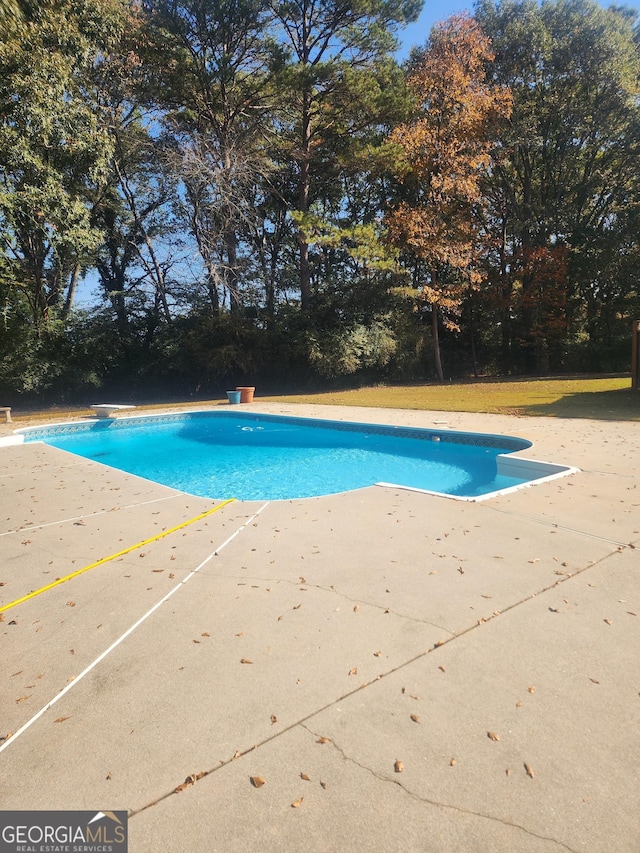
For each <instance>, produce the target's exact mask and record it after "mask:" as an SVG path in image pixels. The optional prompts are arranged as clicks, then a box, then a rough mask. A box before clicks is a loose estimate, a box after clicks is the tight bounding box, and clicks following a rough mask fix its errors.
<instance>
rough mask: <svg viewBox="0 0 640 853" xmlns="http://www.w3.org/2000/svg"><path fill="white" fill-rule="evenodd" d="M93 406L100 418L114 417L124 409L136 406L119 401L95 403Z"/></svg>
mask: <svg viewBox="0 0 640 853" xmlns="http://www.w3.org/2000/svg"><path fill="white" fill-rule="evenodd" d="M91 408H92V409H93V411H94V412H95V413H96V415H97V416H98V417H99V418H112V417H113V416H114V415H115V414H116V413H117V412H121V411H122V410H123V409H135V406H123V405H120V404H119V403H94V404H93V405H92V406H91Z"/></svg>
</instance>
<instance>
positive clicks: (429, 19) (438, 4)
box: [400, 0, 473, 58]
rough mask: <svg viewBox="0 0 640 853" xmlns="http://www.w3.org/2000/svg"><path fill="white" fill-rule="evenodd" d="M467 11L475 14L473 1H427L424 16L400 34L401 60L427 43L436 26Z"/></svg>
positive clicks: (423, 11)
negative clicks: (414, 48) (433, 27)
mask: <svg viewBox="0 0 640 853" xmlns="http://www.w3.org/2000/svg"><path fill="white" fill-rule="evenodd" d="M465 10H466V11H468V12H473V0H425V4H424V8H423V10H422V14H421V15H420V17H419V18H418V20H417V21H416V23H415V24H410V25H409V26H408V27H407V28H406V29H405V30H403V31H402V32H401V33H400V40H401V42H402V49H401V51H400V56H401V58H404V57H405V56H408V55H409V51H410V50H411V48H412V47H420V46H422V45H423V44H424V43H425V42H426V40H427V39H428V37H429V33H430V32H431V27H432V26H433V25H434V24H436V23H437V22H438V21H444V20H445V18H449V17H450V16H451V15H456V14H459V13H460V12H464V11H465Z"/></svg>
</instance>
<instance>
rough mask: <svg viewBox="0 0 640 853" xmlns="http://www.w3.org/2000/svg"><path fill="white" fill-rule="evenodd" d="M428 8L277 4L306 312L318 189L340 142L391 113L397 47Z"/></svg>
mask: <svg viewBox="0 0 640 853" xmlns="http://www.w3.org/2000/svg"><path fill="white" fill-rule="evenodd" d="M421 6H422V2H421V0H285V2H280V0H277V2H273V5H272V11H273V15H274V17H275V19H276V20H277V22H278V24H279V39H280V41H281V43H282V44H283V45H285V47H286V49H287V51H288V60H289V61H288V65H287V68H286V70H285V73H284V74H283V75H282V76H281V78H280V79H281V85H282V87H283V89H284V90H285V91H286V92H287V100H286V102H285V104H284V114H283V117H282V119H281V120H282V122H283V130H284V131H285V134H284V141H285V144H286V145H287V147H288V152H289V159H290V161H291V162H293V163H294V164H295V169H296V172H297V175H296V184H297V186H296V195H297V198H296V199H295V202H294V203H295V210H296V211H297V221H296V226H297V244H298V253H299V254H298V257H299V287H300V299H301V304H302V308H303V310H307V309H309V308H310V307H311V306H312V297H313V294H312V268H311V261H310V243H309V239H308V235H307V229H306V217H307V215H308V214H309V212H310V211H311V209H312V205H313V202H314V200H315V198H316V194H315V192H314V182H317V181H318V180H320V181H321V180H322V177H323V172H326V171H327V163H328V160H329V158H330V157H331V154H332V153H334V152H335V149H334V148H332V146H333V145H335V144H336V142H337V141H339V140H342V141H344V140H347V139H350V140H353V139H354V138H357V137H358V136H360V135H361V134H362V131H363V130H364V129H366V128H370V127H374V126H376V125H377V124H379V123H380V121H381V116H382V115H384V114H385V112H388V110H389V100H388V95H387V96H385V92H384V88H383V86H384V83H383V81H384V77H385V66H388V59H389V56H390V53H391V51H392V50H393V49H394V48H395V47H396V41H395V36H394V33H395V32H396V31H397V29H398V28H399V27H401V26H403V25H405V24H407V23H409V22H410V21H412V20H415V19H416V18H417V16H418V13H419V11H420V8H421ZM386 82H389V80H388V79H387V80H386ZM323 155H324V156H323ZM314 167H315V168H314ZM329 171H330V170H329Z"/></svg>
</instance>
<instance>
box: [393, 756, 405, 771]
mask: <svg viewBox="0 0 640 853" xmlns="http://www.w3.org/2000/svg"><path fill="white" fill-rule="evenodd" d="M393 769H394V771H395V772H396V773H402V771H403V770H404V764H403V763H402V761H398V759H397V758H396V760H395V763H394V765H393Z"/></svg>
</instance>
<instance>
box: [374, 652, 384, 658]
mask: <svg viewBox="0 0 640 853" xmlns="http://www.w3.org/2000/svg"><path fill="white" fill-rule="evenodd" d="M381 654H382V652H374V653H373V656H374V658H379V657H380V655H381Z"/></svg>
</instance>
